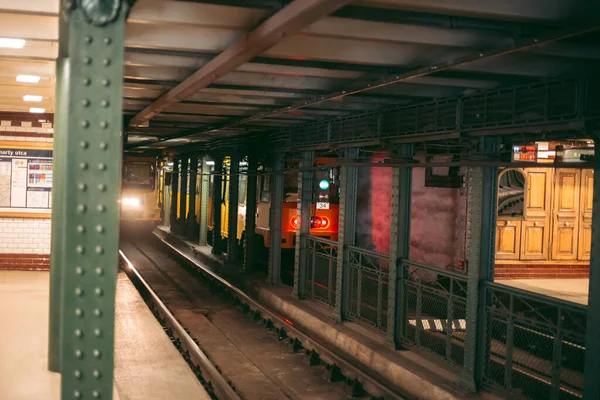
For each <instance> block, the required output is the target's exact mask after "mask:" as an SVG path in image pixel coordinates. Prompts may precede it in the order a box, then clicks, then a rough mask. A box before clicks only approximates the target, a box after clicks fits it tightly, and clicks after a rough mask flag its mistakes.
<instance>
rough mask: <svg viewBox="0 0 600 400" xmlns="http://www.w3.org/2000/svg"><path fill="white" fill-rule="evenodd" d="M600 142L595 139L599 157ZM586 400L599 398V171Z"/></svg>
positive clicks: (599, 176)
mask: <svg viewBox="0 0 600 400" xmlns="http://www.w3.org/2000/svg"><path fill="white" fill-rule="evenodd" d="M599 154H600V141H599V140H598V139H597V140H596V157H598V155H599ZM584 372H585V373H584V381H583V385H584V386H583V398H584V399H600V380H599V379H598V377H599V376H600V168H595V169H594V202H593V209H592V252H591V258H590V288H589V295H588V315H587V332H586V337H585V370H584Z"/></svg>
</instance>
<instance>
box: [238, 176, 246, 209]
mask: <svg viewBox="0 0 600 400" xmlns="http://www.w3.org/2000/svg"><path fill="white" fill-rule="evenodd" d="M247 181H248V175H240V186H239V193H238V204H244V203H245V202H246V182H247Z"/></svg>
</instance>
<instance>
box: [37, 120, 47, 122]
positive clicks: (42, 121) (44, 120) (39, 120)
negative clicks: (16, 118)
mask: <svg viewBox="0 0 600 400" xmlns="http://www.w3.org/2000/svg"><path fill="white" fill-rule="evenodd" d="M38 122H46V120H45V119H38Z"/></svg>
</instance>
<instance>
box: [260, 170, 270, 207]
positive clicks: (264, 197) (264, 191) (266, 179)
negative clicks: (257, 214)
mask: <svg viewBox="0 0 600 400" xmlns="http://www.w3.org/2000/svg"><path fill="white" fill-rule="evenodd" d="M261 178H262V179H261V184H260V201H261V203H268V202H269V201H271V175H263V176H262V177H261Z"/></svg>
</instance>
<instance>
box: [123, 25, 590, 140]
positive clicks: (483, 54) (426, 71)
mask: <svg viewBox="0 0 600 400" xmlns="http://www.w3.org/2000/svg"><path fill="white" fill-rule="evenodd" d="M599 28H600V25H598V24H593V25H586V26H584V27H581V26H578V27H569V28H567V29H564V30H557V31H553V32H549V33H546V34H544V35H543V36H538V37H533V38H526V39H522V40H517V41H515V42H514V43H513V44H510V45H506V46H500V47H498V48H494V49H490V50H483V51H480V52H476V53H472V54H469V55H466V56H463V57H459V58H457V59H453V60H449V61H444V62H441V63H438V64H435V65H430V66H427V67H422V68H417V69H415V70H411V71H407V72H405V73H403V74H397V75H392V76H388V77H385V78H381V79H380V80H379V81H377V82H369V83H362V82H361V84H360V86H356V87H354V88H352V89H348V90H343V91H341V92H335V93H333V94H330V95H327V96H325V95H322V96H318V97H317V98H313V100H307V101H303V102H301V103H297V104H295V105H293V106H288V107H283V108H279V109H276V110H273V111H268V112H263V113H260V114H257V115H255V116H252V117H248V118H243V119H240V120H238V121H235V122H233V123H229V124H224V125H222V126H219V127H216V128H214V129H210V130H206V131H204V132H197V131H195V132H182V133H179V134H177V135H171V136H170V137H166V138H161V139H160V140H158V141H157V142H163V141H167V140H172V139H177V138H180V137H184V136H190V135H193V134H198V133H208V132H214V131H218V130H220V129H226V128H232V127H235V126H238V125H241V124H245V123H248V122H250V121H255V120H258V119H262V118H265V117H272V116H275V115H279V114H283V113H287V112H290V111H295V110H299V109H301V108H304V107H310V106H314V105H316V104H320V103H324V102H326V101H330V100H335V99H339V98H342V97H345V96H349V95H354V94H360V93H364V92H367V91H370V90H373V89H377V88H382V87H385V86H389V85H393V84H396V83H401V82H406V81H409V80H412V79H414V78H418V77H422V76H425V75H430V74H433V73H436V72H440V71H445V70H449V69H452V68H455V67H458V66H464V65H466V64H470V63H473V62H476V61H479V60H485V59H489V58H492V57H498V56H502V55H506V54H511V53H514V52H517V51H521V50H525V49H530V48H532V47H535V46H540V45H542V44H546V43H551V42H554V41H558V40H562V39H567V38H570V37H573V36H577V35H582V34H584V33H587V32H592V31H595V30H598V29H599ZM150 143H151V142H147V143H143V144H144V145H147V144H150ZM131 147H136V146H135V145H131Z"/></svg>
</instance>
